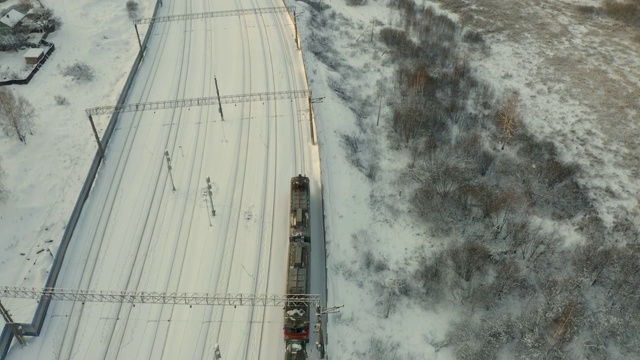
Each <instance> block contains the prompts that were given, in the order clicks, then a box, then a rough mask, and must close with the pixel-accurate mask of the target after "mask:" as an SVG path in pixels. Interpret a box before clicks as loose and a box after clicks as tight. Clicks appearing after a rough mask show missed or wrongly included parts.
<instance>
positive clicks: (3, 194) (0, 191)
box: [0, 158, 9, 204]
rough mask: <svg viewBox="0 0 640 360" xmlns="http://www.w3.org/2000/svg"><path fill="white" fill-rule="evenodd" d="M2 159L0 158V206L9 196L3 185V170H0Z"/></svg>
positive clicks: (0, 168)
mask: <svg viewBox="0 0 640 360" xmlns="http://www.w3.org/2000/svg"><path fill="white" fill-rule="evenodd" d="M1 161H2V158H0V204H2V203H3V202H4V201H5V200H7V197H8V196H9V190H7V188H6V187H5V185H4V177H5V173H4V169H3V168H2V162H1Z"/></svg>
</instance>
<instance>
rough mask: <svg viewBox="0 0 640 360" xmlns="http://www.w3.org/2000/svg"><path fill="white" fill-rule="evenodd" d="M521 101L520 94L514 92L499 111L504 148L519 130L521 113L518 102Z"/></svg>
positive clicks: (498, 123)
mask: <svg viewBox="0 0 640 360" xmlns="http://www.w3.org/2000/svg"><path fill="white" fill-rule="evenodd" d="M519 101H520V95H519V94H518V93H517V92H514V93H512V94H511V95H509V96H508V97H507V99H506V100H505V101H504V104H503V105H502V108H501V109H500V111H499V112H498V116H497V119H496V121H497V125H498V130H499V132H500V141H501V142H502V149H504V146H505V145H506V144H507V143H508V142H509V141H510V140H511V139H512V138H513V136H514V135H515V134H516V131H517V130H518V125H519V124H518V122H519V117H520V114H519V112H518V102H519Z"/></svg>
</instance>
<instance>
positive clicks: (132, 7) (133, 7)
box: [127, 0, 140, 20]
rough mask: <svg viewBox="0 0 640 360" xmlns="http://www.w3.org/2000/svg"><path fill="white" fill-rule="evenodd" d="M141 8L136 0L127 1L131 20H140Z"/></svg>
mask: <svg viewBox="0 0 640 360" xmlns="http://www.w3.org/2000/svg"><path fill="white" fill-rule="evenodd" d="M139 11H140V6H139V4H138V2H136V1H134V0H128V1H127V13H128V14H129V19H131V20H136V19H138V18H140V13H139Z"/></svg>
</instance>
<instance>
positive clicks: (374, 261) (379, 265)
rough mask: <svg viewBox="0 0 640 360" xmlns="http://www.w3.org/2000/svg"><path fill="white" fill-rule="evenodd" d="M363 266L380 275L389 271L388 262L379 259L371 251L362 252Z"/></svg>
mask: <svg viewBox="0 0 640 360" xmlns="http://www.w3.org/2000/svg"><path fill="white" fill-rule="evenodd" d="M362 266H363V267H364V268H365V269H366V270H369V271H373V272H374V273H380V272H382V271H385V270H387V269H389V267H388V265H387V262H386V261H385V260H384V259H380V258H377V257H376V256H375V255H374V254H373V252H372V251H371V249H363V251H362Z"/></svg>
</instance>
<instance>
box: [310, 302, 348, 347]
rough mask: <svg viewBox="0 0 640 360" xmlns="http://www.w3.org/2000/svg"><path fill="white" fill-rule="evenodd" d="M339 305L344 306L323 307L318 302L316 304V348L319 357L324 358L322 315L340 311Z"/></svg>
mask: <svg viewBox="0 0 640 360" xmlns="http://www.w3.org/2000/svg"><path fill="white" fill-rule="evenodd" d="M341 307H344V305H338V306H334V307H330V308H324V309H323V308H322V307H321V306H320V304H316V331H317V332H318V341H316V349H318V351H320V359H324V332H323V331H322V315H325V314H335V313H337V312H340V308H341Z"/></svg>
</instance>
